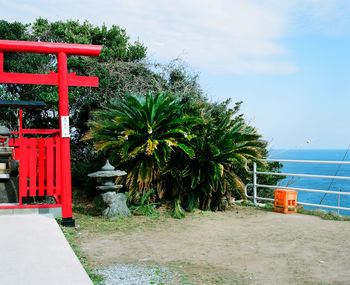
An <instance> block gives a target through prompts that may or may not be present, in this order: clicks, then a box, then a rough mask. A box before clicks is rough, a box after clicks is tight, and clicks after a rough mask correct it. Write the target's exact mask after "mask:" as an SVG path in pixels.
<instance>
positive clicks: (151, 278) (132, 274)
mask: <svg viewBox="0 0 350 285" xmlns="http://www.w3.org/2000/svg"><path fill="white" fill-rule="evenodd" d="M94 273H95V274H98V275H101V276H103V277H104V278H105V281H104V282H105V284H106V285H110V284H111V285H112V284H113V285H115V284H118V285H131V284H132V285H139V284H140V285H148V284H176V283H177V282H176V281H175V280H176V279H177V278H176V275H175V274H174V273H173V272H171V271H169V269H167V268H165V267H162V266H156V265H153V266H147V265H135V264H116V265H112V266H109V267H106V268H101V269H96V270H95V271H94Z"/></svg>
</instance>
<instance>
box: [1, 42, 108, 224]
mask: <svg viewBox="0 0 350 285" xmlns="http://www.w3.org/2000/svg"><path fill="white" fill-rule="evenodd" d="M101 49H102V46H98V45H82V44H65V43H45V42H30V41H10V40H0V83H20V84H40V85H58V93H59V125H60V127H59V135H60V136H59V137H57V138H55V142H52V141H48V143H49V144H48V145H53V144H54V145H55V146H54V147H53V146H52V149H51V148H50V147H47V148H45V142H44V140H45V139H41V141H40V139H39V145H37V143H35V142H34V141H32V143H33V144H32V145H31V143H30V142H29V143H28V145H25V146H23V144H21V140H20V139H21V138H19V139H18V141H17V142H16V141H14V140H13V141H12V143H13V146H15V147H17V148H18V153H19V160H20V174H19V175H20V185H19V187H20V189H19V193H20V195H19V205H18V206H0V208H29V207H37V208H40V207H50V205H34V206H33V205H22V204H21V193H22V194H23V193H25V192H28V193H30V196H35V195H36V193H37V192H39V195H40V194H41V196H43V195H44V194H43V192H44V190H43V189H44V187H45V189H47V190H46V191H48V189H49V188H50V187H51V186H52V185H53V184H54V185H55V186H56V188H54V190H52V189H53V188H52V189H51V188H50V189H51V190H52V191H53V192H52V193H53V194H56V195H55V197H56V196H57V197H58V199H59V201H57V203H58V204H59V205H60V206H61V208H62V225H65V226H74V224H75V222H74V220H73V218H72V186H71V164H70V138H69V136H70V134H69V100H68V86H89V87H98V78H97V77H87V76H76V74H75V73H68V72H67V55H78V56H99V55H100V53H101ZM4 52H19V53H40V54H56V55H57V64H58V72H57V73H55V72H50V73H49V74H25V73H10V72H4V68H3V66H4V64H3V63H4ZM28 131H29V130H28ZM31 131H32V132H31V133H32V134H43V133H44V134H50V133H51V134H52V133H53V132H52V130H31ZM23 133H25V132H23ZM49 139H51V140H52V138H49ZM27 140H30V139H27ZM35 140H36V138H35ZM22 141H23V142H25V141H24V140H22ZM30 145H31V146H32V147H33V148H35V153H38V154H39V159H38V158H37V157H36V155H35V157H34V158H33V155H32V156H31V157H29V156H28V162H29V165H30V163H33V161H31V159H34V160H35V164H36V162H37V161H38V166H39V167H38V168H39V171H38V172H39V173H36V171H37V170H35V171H34V172H33V171H31V173H32V175H31V176H30V174H27V173H29V170H28V165H27V163H24V161H22V160H23V159H24V157H25V156H26V151H25V150H24V147H26V150H27V149H30ZM21 148H22V149H21ZM44 149H47V152H48V153H52V154H51V156H52V157H53V153H55V154H56V155H57V157H56V160H55V163H54V162H52V169H54V168H55V171H56V172H57V173H58V174H59V175H58V176H56V177H53V178H52V182H46V181H45V182H44V178H43V177H44V175H45V180H46V179H48V177H49V176H50V177H51V175H52V173H51V172H53V170H50V171H49V172H50V173H51V174H50V175H48V174H47V175H46V174H44V173H45V170H42V169H40V165H41V168H43V167H44V166H46V167H47V165H48V163H50V164H51V162H47V161H46V160H45V161H44V158H43V157H44V155H42V157H40V153H43V152H44ZM45 159H46V158H45ZM40 161H41V164H40ZM21 165H22V166H23V167H21ZM34 167H35V169H36V168H37V165H35V166H33V167H32V168H34ZM21 170H22V171H21ZM21 172H22V173H21ZM40 172H41V174H42V177H40V176H38V175H40ZM56 172H55V173H54V175H53V176H55V174H56ZM24 174H25V177H24ZM21 175H23V178H22V182H23V183H22V184H21ZM34 175H36V176H35V178H34ZM29 177H31V178H29ZM36 177H39V178H38V181H36ZM28 178H29V179H28ZM27 180H32V181H29V186H28V181H27ZM33 181H34V182H33ZM53 181H54V182H53ZM48 184H50V185H51V184H52V185H51V186H50V187H49V186H48ZM27 186H28V187H27ZM21 187H22V189H21ZM40 190H42V191H40ZM51 190H50V191H51ZM46 193H47V192H46ZM57 194H59V195H57ZM24 196H26V195H24ZM57 197H56V199H57Z"/></svg>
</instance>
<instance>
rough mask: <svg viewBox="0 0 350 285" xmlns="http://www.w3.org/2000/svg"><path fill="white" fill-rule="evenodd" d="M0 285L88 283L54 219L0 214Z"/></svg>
mask: <svg viewBox="0 0 350 285" xmlns="http://www.w3.org/2000/svg"><path fill="white" fill-rule="evenodd" d="M0 228H1V234H0V283H1V284H7V285H12V284H13V285H15V284H16V285H18V284H28V285H31V284H33V285H34V284H36V285H39V284H45V285H46V284H50V285H53V284H92V282H91V280H90V278H89V276H88V275H87V273H86V272H85V270H84V268H83V267H82V265H81V264H80V262H79V260H78V258H77V257H76V255H75V254H74V252H73V250H72V249H71V247H70V245H69V244H68V242H67V240H66V238H65V237H64V235H63V233H62V231H61V229H60V228H59V226H58V224H57V222H56V221H55V219H53V218H52V216H51V218H50V217H48V216H46V215H3V216H1V215H0Z"/></svg>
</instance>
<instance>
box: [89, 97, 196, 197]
mask: <svg viewBox="0 0 350 285" xmlns="http://www.w3.org/2000/svg"><path fill="white" fill-rule="evenodd" d="M94 115H95V120H93V121H90V123H89V125H90V127H91V129H90V131H89V133H88V135H87V136H86V138H87V139H93V140H94V146H95V148H96V150H97V151H104V152H107V153H108V155H109V156H110V157H114V158H117V159H120V163H121V166H122V167H123V170H125V171H126V172H127V176H126V181H125V182H126V185H127V186H128V188H129V191H130V196H131V197H133V198H138V197H139V196H140V195H143V194H145V191H147V190H150V189H155V190H156V194H157V196H158V197H159V198H162V197H163V195H164V192H165V189H166V188H165V183H164V180H163V179H162V171H163V170H164V169H165V168H166V167H167V164H168V162H169V159H170V157H171V154H172V153H173V152H174V151H175V150H176V151H180V152H182V153H183V154H184V155H185V156H186V157H188V158H193V157H194V151H193V149H192V148H191V146H190V145H189V142H190V140H191V138H192V136H191V134H189V133H188V131H187V130H188V128H189V127H190V126H191V124H193V123H194V120H193V119H191V118H190V117H188V116H186V115H185V114H183V112H182V110H181V106H180V105H179V103H178V101H177V100H176V99H175V98H174V97H172V96H171V95H170V94H168V93H158V94H152V93H150V94H147V95H146V96H141V95H134V94H127V95H125V97H124V98H122V99H118V100H115V101H114V102H112V104H111V105H110V106H109V107H108V109H106V110H103V111H98V112H96V113H95V114H94Z"/></svg>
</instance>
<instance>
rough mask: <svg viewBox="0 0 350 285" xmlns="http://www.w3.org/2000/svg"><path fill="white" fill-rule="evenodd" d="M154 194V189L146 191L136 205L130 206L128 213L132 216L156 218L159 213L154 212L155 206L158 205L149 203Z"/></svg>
mask: <svg viewBox="0 0 350 285" xmlns="http://www.w3.org/2000/svg"><path fill="white" fill-rule="evenodd" d="M154 193H155V191H154V189H150V190H148V191H146V193H145V194H144V195H142V196H141V197H140V198H139V200H138V201H137V203H138V205H136V206H135V205H132V206H130V211H131V212H132V213H133V214H134V215H141V216H152V217H154V216H158V215H159V213H158V212H157V211H156V210H155V208H156V206H157V204H159V203H150V202H149V200H150V197H151V195H153V194H154Z"/></svg>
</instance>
